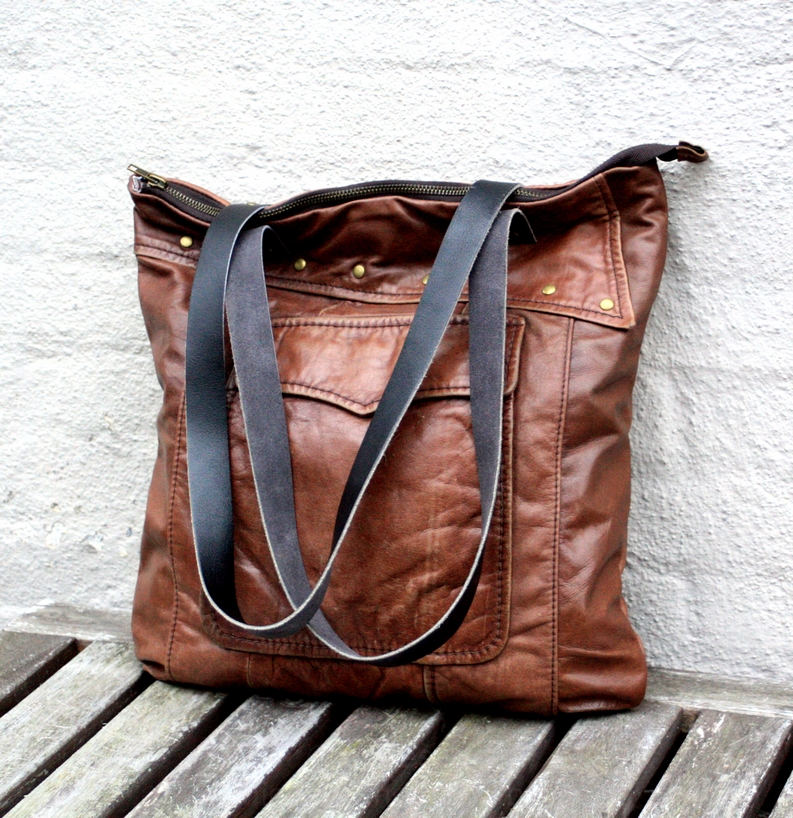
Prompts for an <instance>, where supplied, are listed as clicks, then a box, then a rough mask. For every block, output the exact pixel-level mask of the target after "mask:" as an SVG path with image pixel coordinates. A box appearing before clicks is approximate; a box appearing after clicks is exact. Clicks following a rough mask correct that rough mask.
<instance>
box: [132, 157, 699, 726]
mask: <svg viewBox="0 0 793 818" xmlns="http://www.w3.org/2000/svg"><path fill="white" fill-rule="evenodd" d="M656 159H662V160H664V161H671V160H674V159H678V160H681V161H690V162H702V161H704V160H705V159H707V153H706V152H705V151H704V150H703V149H702V148H698V147H696V146H693V145H689V144H688V143H685V142H681V143H680V144H679V145H678V146H670V145H641V146H638V147H636V148H631V149H629V150H626V151H623V152H622V153H620V154H617V155H616V156H614V157H613V158H612V159H610V160H609V161H608V162H605V163H604V164H603V165H601V166H600V167H598V168H596V169H595V170H594V171H593V172H592V173H590V174H588V175H587V176H585V177H583V178H582V179H580V180H578V181H577V182H574V183H572V184H568V185H560V186H555V187H541V188H527V187H522V186H519V185H516V184H510V183H502V182H488V181H480V182H477V183H476V184H474V185H461V184H453V183H446V182H402V181H386V182H372V183H366V184H362V185H352V186H350V187H345V188H335V189H329V190H320V191H314V192H311V193H306V194H303V195H301V196H297V197H295V198H293V199H289V200H287V201H286V202H283V203H280V204H277V205H270V206H264V205H253V204H244V205H241V204H235V205H228V204H227V203H226V202H225V201H223V200H221V199H219V198H217V197H216V196H214V195H212V194H210V193H208V192H206V191H204V190H201V189H200V188H197V187H195V186H193V185H189V184H186V183H184V182H180V181H178V180H171V179H165V178H163V177H161V176H157V175H155V174H152V173H148V172H146V171H143V170H141V169H139V168H137V167H134V166H132V167H131V168H130V169H131V170H132V171H133V176H132V179H131V181H130V191H131V194H132V198H133V200H134V202H135V252H136V255H137V257H138V265H139V285H140V286H139V289H140V299H141V305H142V308H143V315H144V319H145V321H146V328H147V331H148V334H149V339H150V341H151V346H152V351H153V354H154V362H155V367H156V370H157V376H158V378H159V381H160V383H161V385H162V387H163V393H164V399H163V407H162V410H161V412H160V415H159V419H158V432H159V452H158V457H157V461H156V464H155V467H154V475H153V477H152V483H151V489H150V492H149V500H148V508H147V514H146V522H145V527H144V532H143V542H142V549H141V565H140V573H139V577H138V585H137V590H136V595H135V605H134V612H133V634H134V637H135V645H136V650H137V654H138V657H139V658H140V660H141V661H142V662H143V664H144V665H145V666H146V668H147V669H148V670H149V671H150V672H151V673H152V674H153V675H154V676H156V677H157V678H159V679H167V680H172V681H176V682H186V683H193V684H201V685H209V686H223V687H225V686H230V685H248V686H251V687H254V688H275V689H280V690H284V691H289V692H291V693H297V694H302V695H315V696H324V695H331V694H345V695H353V696H358V697H364V698H380V697H383V696H393V695H402V696H409V697H412V698H415V699H421V700H428V701H430V702H435V703H443V702H455V703H461V704H463V703H464V704H494V705H496V706H498V707H500V708H502V709H504V710H513V711H523V712H531V713H538V714H544V715H550V714H554V713H557V712H575V711H586V710H617V709H623V708H626V707H633V706H635V705H637V704H638V703H639V702H640V701H641V700H642V697H643V696H644V689H645V683H646V676H647V671H646V664H645V658H644V650H643V648H642V645H641V642H640V640H639V638H638V636H637V635H636V634H635V632H634V631H633V629H632V628H631V625H630V622H629V620H628V614H627V609H626V606H625V602H624V600H623V597H622V591H621V574H622V570H623V568H624V565H625V555H626V531H627V520H628V509H629V505H630V448H629V440H628V430H629V427H630V422H631V393H632V390H633V384H634V379H635V375H636V368H637V364H638V358H639V350H640V347H641V342H642V336H643V333H644V328H645V325H646V322H647V318H648V315H649V311H650V307H651V305H652V302H653V300H654V298H655V294H656V291H657V289H658V284H659V281H660V278H661V273H662V270H663V265H664V257H665V252H666V223H667V208H666V198H665V194H664V186H663V181H662V179H661V175H660V173H659V171H658V168H657V165H656Z"/></svg>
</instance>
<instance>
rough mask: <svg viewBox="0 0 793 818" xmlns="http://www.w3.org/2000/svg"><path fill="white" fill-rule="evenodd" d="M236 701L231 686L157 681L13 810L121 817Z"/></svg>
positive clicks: (23, 816)
mask: <svg viewBox="0 0 793 818" xmlns="http://www.w3.org/2000/svg"><path fill="white" fill-rule="evenodd" d="M231 706H233V701H232V700H231V699H230V698H229V696H228V695H227V694H223V693H216V692H210V691H206V690H195V689H191V688H186V687H178V686H176V685H170V684H165V683H163V682H154V684H152V685H151V686H150V687H149V688H148V689H147V690H146V691H144V692H143V693H142V694H141V695H140V696H138V698H136V699H135V700H134V701H133V702H132V703H131V704H129V705H127V707H125V708H124V710H122V711H121V712H120V713H119V714H118V715H117V716H116V717H115V718H113V719H112V720H111V721H110V722H109V723H108V724H107V725H106V726H105V727H104V728H102V729H101V730H100V731H99V732H98V733H97V734H96V735H95V736H94V737H93V738H92V739H91V740H90V741H88V742H87V743H86V744H84V745H83V746H82V747H81V748H80V749H79V750H77V752H76V753H74V755H72V756H71V758H69V759H68V760H66V761H64V763H63V764H62V765H61V766H60V767H59V768H58V769H57V770H56V771H55V772H54V773H53V774H52V775H51V776H49V778H47V779H46V780H45V781H44V782H43V783H41V784H40V785H39V786H38V787H36V789H35V790H33V792H32V793H30V795H28V796H27V797H26V798H25V799H24V800H23V801H21V802H20V803H19V804H17V806H16V807H15V808H14V809H13V810H11V812H9V813H8V818H120V816H123V815H125V814H126V813H127V812H128V811H129V809H130V808H131V807H132V806H134V804H136V803H137V802H138V801H139V800H140V798H141V797H142V796H143V795H144V794H145V793H147V792H148V791H149V790H151V788H152V787H153V786H155V785H156V784H157V783H158V782H159V781H160V780H161V779H162V778H163V776H164V775H165V774H166V773H167V772H168V771H169V770H171V769H172V768H173V767H174V766H175V765H176V764H178V763H179V761H181V760H182V759H183V758H184V757H185V755H187V753H189V752H190V750H192V749H193V747H195V746H196V745H197V744H198V743H199V742H200V741H201V740H202V739H203V738H204V737H205V736H206V735H207V734H208V733H209V732H210V731H211V730H212V729H213V728H214V727H215V726H216V725H217V724H218V723H219V722H220V720H221V719H222V718H223V717H224V716H225V715H226V714H227V713H228V711H229V709H230V707H231Z"/></svg>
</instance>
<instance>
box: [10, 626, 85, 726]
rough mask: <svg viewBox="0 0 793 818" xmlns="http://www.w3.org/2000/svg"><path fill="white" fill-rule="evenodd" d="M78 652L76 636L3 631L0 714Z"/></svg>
mask: <svg viewBox="0 0 793 818" xmlns="http://www.w3.org/2000/svg"><path fill="white" fill-rule="evenodd" d="M76 653H77V643H76V642H75V641H74V639H67V638H65V637H63V636H46V635H44V634H40V633H12V632H7V631H6V632H0V716H1V715H3V713H6V712H8V711H9V710H10V709H11V708H12V707H13V706H14V705H15V704H17V702H20V701H21V700H22V699H24V698H25V696H27V695H28V693H30V691H31V690H34V689H35V688H37V687H38V686H39V685H40V684H41V683H42V682H43V681H44V680H45V679H46V678H47V677H48V676H51V675H52V674H53V673H54V672H55V671H56V670H57V669H58V668H59V667H61V666H62V665H63V664H64V663H66V662H68V661H69V659H71V658H73V657H74V656H75V654H76Z"/></svg>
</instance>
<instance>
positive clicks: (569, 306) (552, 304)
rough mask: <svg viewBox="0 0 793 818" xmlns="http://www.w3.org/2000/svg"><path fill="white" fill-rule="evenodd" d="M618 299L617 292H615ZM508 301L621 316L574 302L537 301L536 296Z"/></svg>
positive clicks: (604, 316)
mask: <svg viewBox="0 0 793 818" xmlns="http://www.w3.org/2000/svg"><path fill="white" fill-rule="evenodd" d="M617 300H618V301H619V294H617ZM510 301H514V302H520V303H521V304H541V305H542V306H547V307H563V308H564V309H566V310H578V311H579V312H591V313H592V314H593V315H600V316H601V317H603V318H622V317H623V316H622V315H617V314H616V313H611V312H601V311H599V310H590V309H589V308H588V307H577V306H575V305H574V304H561V303H559V302H558V301H537V299H536V298H510Z"/></svg>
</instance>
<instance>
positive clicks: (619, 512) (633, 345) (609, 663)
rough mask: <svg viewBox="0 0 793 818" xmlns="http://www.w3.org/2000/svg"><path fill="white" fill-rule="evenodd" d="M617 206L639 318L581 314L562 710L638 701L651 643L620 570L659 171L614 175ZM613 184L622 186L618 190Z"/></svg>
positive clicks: (656, 254)
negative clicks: (602, 321)
mask: <svg viewBox="0 0 793 818" xmlns="http://www.w3.org/2000/svg"><path fill="white" fill-rule="evenodd" d="M604 178H605V179H606V181H607V182H608V187H606V186H605V183H604V184H603V194H604V200H605V201H606V203H607V205H608V206H609V208H610V209H613V210H614V211H615V215H617V216H618V219H617V220H615V223H616V224H617V225H618V226H619V233H618V234H617V235H615V237H614V243H613V246H614V254H615V264H624V266H625V269H626V270H627V273H628V281H629V284H630V293H631V300H632V303H633V307H634V311H635V316H636V325H635V326H634V327H633V328H631V329H630V330H628V331H623V332H620V331H617V332H615V331H610V330H608V329H607V328H605V327H601V326H598V325H596V324H592V323H588V322H584V321H577V322H576V323H575V327H574V335H573V345H572V354H571V361H570V384H569V400H568V408H567V416H566V418H565V436H564V453H563V459H562V469H561V482H562V489H561V519H562V530H561V536H560V547H559V575H558V583H559V587H558V621H559V632H558V660H557V661H558V676H559V682H558V709H559V710H560V711H563V712H576V711H586V710H602V709H615V708H619V707H633V706H636V705H637V704H639V703H640V702H641V700H642V698H643V696H644V691H645V686H646V679H647V670H646V663H645V655H644V649H643V647H642V644H641V641H640V639H639V637H638V636H637V635H636V633H635V632H634V630H633V628H632V627H631V625H630V621H629V619H628V613H627V608H626V605H625V601H624V599H623V596H622V581H621V575H622V571H623V569H624V567H625V562H626V550H627V524H628V512H629V508H630V477H631V475H630V468H631V465H630V443H629V438H628V432H629V429H630V424H631V417H632V406H631V395H632V391H633V385H634V381H635V378H636V370H637V366H638V361H639V352H640V349H641V343H642V338H643V336H644V330H645V327H646V323H647V319H648V316H649V312H650V307H651V305H652V302H653V300H654V298H655V295H656V292H657V290H658V285H659V283H660V278H661V274H662V271H663V265H664V260H665V252H666V225H667V208H666V198H665V193H664V188H663V181H662V179H661V176H660V173H659V172H658V170H657V169H656V168H649V167H643V168H632V169H627V170H623V169H620V170H615V171H610V172H609V173H608V174H605V177H604ZM612 191H613V192H612Z"/></svg>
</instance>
